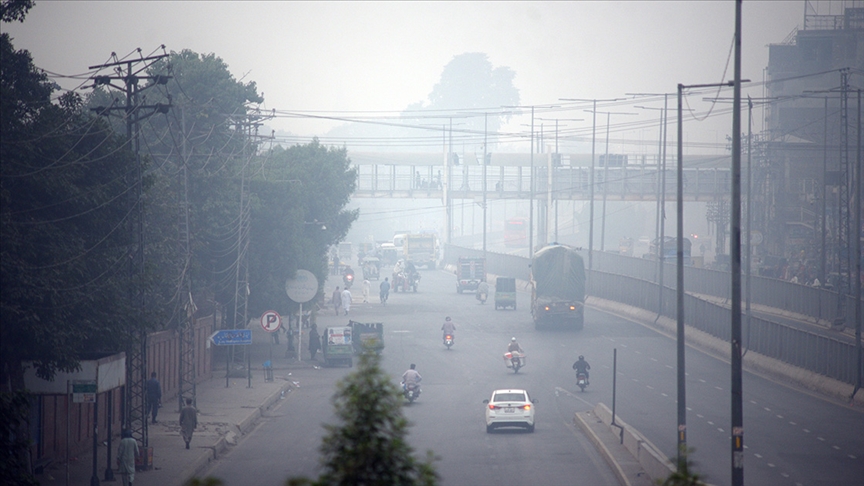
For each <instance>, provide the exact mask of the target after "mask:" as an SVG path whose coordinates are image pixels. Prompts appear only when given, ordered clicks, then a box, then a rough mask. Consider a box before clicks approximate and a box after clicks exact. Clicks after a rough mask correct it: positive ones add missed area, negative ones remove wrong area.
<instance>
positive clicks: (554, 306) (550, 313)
mask: <svg viewBox="0 0 864 486" xmlns="http://www.w3.org/2000/svg"><path fill="white" fill-rule="evenodd" d="M584 305H585V264H584V262H583V261H582V257H581V256H579V254H578V253H577V252H576V249H575V248H572V247H569V246H566V245H549V246H546V247H544V248H542V249H540V250H538V251H537V252H536V253H534V257H533V258H532V259H531V315H532V316H533V318H534V327H535V328H537V329H539V328H541V327H544V326H548V325H561V326H565V327H568V328H573V329H577V330H578V329H582V326H583V324H584Z"/></svg>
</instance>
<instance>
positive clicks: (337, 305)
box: [330, 285, 342, 316]
mask: <svg viewBox="0 0 864 486" xmlns="http://www.w3.org/2000/svg"><path fill="white" fill-rule="evenodd" d="M330 302H332V303H333V309H334V310H335V311H336V315H337V316H338V315H339V310H340V309H341V308H342V293H340V292H339V286H338V285H337V286H336V290H334V291H333V297H331V298H330Z"/></svg>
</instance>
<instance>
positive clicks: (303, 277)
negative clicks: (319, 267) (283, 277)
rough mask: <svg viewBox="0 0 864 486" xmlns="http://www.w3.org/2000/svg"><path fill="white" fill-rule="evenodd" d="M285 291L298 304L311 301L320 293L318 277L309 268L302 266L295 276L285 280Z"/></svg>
mask: <svg viewBox="0 0 864 486" xmlns="http://www.w3.org/2000/svg"><path fill="white" fill-rule="evenodd" d="M285 293H287V294H288V298H289V299H291V300H293V301H294V302H297V303H298V304H303V303H305V302H309V301H310V300H312V298H313V297H315V295H317V294H318V279H317V278H315V275H314V274H313V273H312V272H310V271H309V270H303V269H302V268H301V269H299V270H297V275H296V276H295V277H294V278H292V279H289V280H288V281H287V282H285Z"/></svg>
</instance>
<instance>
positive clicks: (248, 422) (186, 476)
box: [178, 381, 292, 484]
mask: <svg viewBox="0 0 864 486" xmlns="http://www.w3.org/2000/svg"><path fill="white" fill-rule="evenodd" d="M291 386H292V385H291V382H290V381H286V382H285V384H283V385H282V386H281V387H279V389H278V390H276V391H275V392H273V393H272V394H271V395H270V396H268V397H267V398H265V399H264V402H263V403H262V404H261V405H260V406H259V407H256V408H255V409H253V410H252V411H251V412H250V413H249V416H247V417H246V418H244V419H243V420H241V421H240V423H238V424H235V427H237V428H238V429H239V430H240V435H241V436H242V435H246V433H247V432H249V431H250V430H251V429H252V428H253V427H254V426H255V424H256V422H257V421H258V419H259V418H261V416H262V414H263V413H264V412H265V411H267V410H269V409H270V407H272V406H273V404H274V403H276V402H277V401H278V400H279V397H281V396H282V393H283V392H285V391H287V390H288V389H289V388H291ZM228 447H229V446H228V442H227V441H226V440H225V436H224V435H221V436H219V438H218V439H217V440H216V442H215V443H214V444H213V445H211V446H206V447H202V449H207V453H205V454H201V455H199V456H198V457H197V458H196V459H195V460H194V462H193V463H192V465H191V466H189V467H187V468H186V469H185V470H184V471H183V472H182V473H181V474H180V475H179V476H178V478H179V479H180V481H179V483H180V484H185V483H186V482H187V481H189V480H190V479H192V478H194V477H196V476H199V475H200V474H201V473H202V472H203V471H204V470H205V469H207V467H208V466H209V465H210V463H211V462H212V461H214V460H215V459H217V458H218V457H219V456H220V455H221V454H223V453H224V452H225V451H226V450H227V449H228Z"/></svg>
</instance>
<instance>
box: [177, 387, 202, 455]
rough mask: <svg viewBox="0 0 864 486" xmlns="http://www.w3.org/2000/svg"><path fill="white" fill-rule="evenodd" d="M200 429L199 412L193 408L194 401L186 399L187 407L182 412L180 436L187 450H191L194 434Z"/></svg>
mask: <svg viewBox="0 0 864 486" xmlns="http://www.w3.org/2000/svg"><path fill="white" fill-rule="evenodd" d="M195 427H198V410H196V409H195V407H193V406H192V399H191V398H187V399H186V406H185V407H183V410H180V435H182V436H183V441H185V442H186V448H187V449H188V448H189V443H190V442H192V432H194V431H195Z"/></svg>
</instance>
